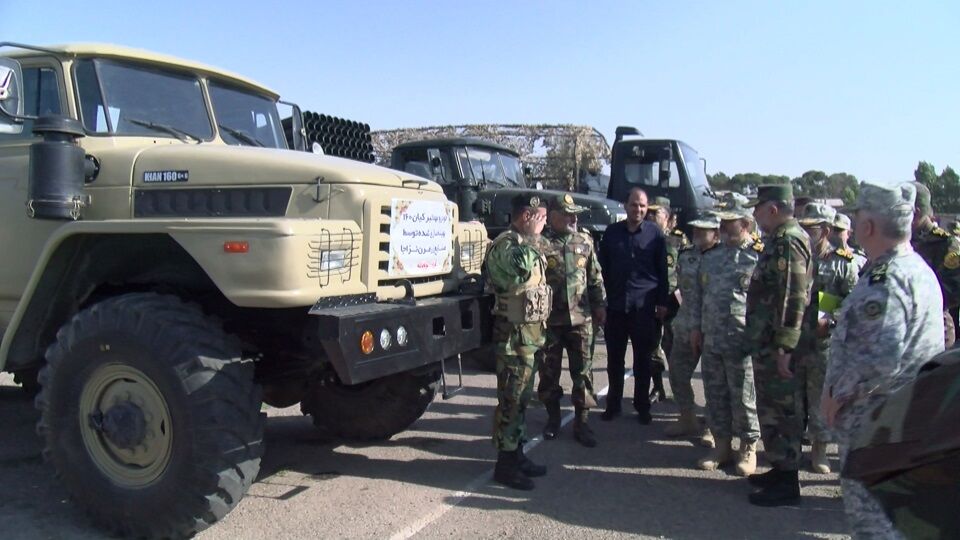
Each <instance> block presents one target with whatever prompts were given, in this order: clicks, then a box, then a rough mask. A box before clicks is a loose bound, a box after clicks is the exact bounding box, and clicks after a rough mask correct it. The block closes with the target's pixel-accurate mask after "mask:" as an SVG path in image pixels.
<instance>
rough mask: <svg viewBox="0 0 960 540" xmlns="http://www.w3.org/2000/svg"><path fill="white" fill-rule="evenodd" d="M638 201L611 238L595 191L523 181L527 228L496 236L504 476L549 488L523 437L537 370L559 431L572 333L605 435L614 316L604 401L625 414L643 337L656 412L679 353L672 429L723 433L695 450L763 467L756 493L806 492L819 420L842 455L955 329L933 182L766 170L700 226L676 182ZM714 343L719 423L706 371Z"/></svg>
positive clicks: (581, 408)
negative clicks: (854, 186)
mask: <svg viewBox="0 0 960 540" xmlns="http://www.w3.org/2000/svg"><path fill="white" fill-rule="evenodd" d="M624 208H625V210H626V214H627V217H626V219H625V220H624V221H621V222H619V223H615V224H613V225H611V226H609V227H608V228H607V230H606V231H605V233H604V235H603V237H602V240H601V241H600V244H599V246H598V247H597V246H595V245H594V242H593V240H592V238H591V236H590V235H589V234H587V233H585V232H582V231H580V230H578V228H577V215H578V214H580V213H581V212H583V211H585V209H584V208H582V207H580V206H578V205H576V204H575V202H574V200H573V198H572V197H571V196H570V195H568V194H567V195H561V196H558V197H556V198H554V199H550V200H546V201H545V200H542V199H541V198H540V197H539V196H538V195H536V194H526V195H519V196H516V197H515V198H514V199H513V200H512V214H511V227H510V229H509V230H508V231H506V232H504V233H503V234H501V235H500V236H499V237H498V238H497V239H495V240H494V241H493V243H492V244H491V246H490V248H489V250H488V252H487V257H486V260H485V263H484V275H485V279H486V282H487V284H488V286H489V287H490V289H491V291H492V292H493V293H494V295H495V298H496V301H495V308H494V315H495V317H494V326H493V340H494V343H495V347H496V349H495V352H496V357H497V395H498V406H497V409H496V412H495V419H494V436H493V439H494V444H495V446H496V447H497V449H498V450H499V454H498V457H497V463H496V467H495V470H494V479H495V480H496V481H497V482H499V483H501V484H504V485H507V486H509V487H512V488H516V489H524V490H528V489H533V487H534V483H533V481H532V480H531V478H535V477H537V476H542V475H544V474H546V472H547V471H546V467H544V466H542V465H538V464H536V463H534V462H533V461H531V460H530V459H529V458H528V457H527V456H525V455H524V452H523V445H524V442H525V441H526V440H527V439H526V431H525V429H526V428H525V419H524V413H525V410H526V407H527V405H528V403H529V401H530V399H531V397H532V395H533V388H534V386H533V385H534V379H535V376H536V375H537V374H539V379H540V382H539V386H538V388H537V390H538V398H539V400H540V402H541V403H543V405H544V406H545V408H546V410H547V414H548V419H547V423H546V425H545V428H544V433H543V435H544V438H545V439H548V440H549V439H554V438H556V437H557V436H558V435H559V433H560V427H561V412H560V411H561V408H560V401H561V398H562V397H563V389H562V388H561V385H560V375H561V361H562V357H563V351H564V350H566V352H567V357H568V361H569V371H570V376H571V379H572V381H573V388H572V391H571V394H572V396H571V397H572V401H573V405H574V408H575V417H574V422H573V436H574V438H575V440H576V441H578V442H579V443H580V444H582V445H584V446H586V447H594V446H596V445H597V439H596V436H595V434H594V433H593V431H592V430H591V428H590V426H589V424H588V416H589V411H590V409H591V408H594V407H597V405H598V403H597V396H596V394H595V392H594V388H593V378H592V357H593V348H594V336H595V334H596V332H597V330H598V329H600V328H602V329H603V332H604V336H605V341H606V347H607V372H608V375H609V392H608V394H607V396H606V407H605V410H604V411H603V413H602V415H601V419H602V420H605V421H609V420H613V419H615V418H617V417H618V416H620V415H621V414H622V400H623V390H624V381H625V379H626V376H625V362H624V359H625V358H624V357H625V354H626V349H627V342H628V341H629V342H630V343H631V346H632V352H633V378H634V392H633V407H634V410H635V411H636V412H637V420H638V421H639V423H640V424H642V425H647V424H650V422H651V415H650V407H651V400H652V399H656V398H658V397H659V398H662V397H663V395H664V390H663V388H662V385H658V379H659V376H658V374H659V372H661V370H660V369H658V368H657V365H658V363H657V359H658V358H660V359H661V361H662V359H666V361H667V363H668V365H669V370H668V373H669V381H670V387H671V389H672V391H673V395H674V399H675V401H676V403H677V405H678V407H679V410H680V415H679V418H678V419H677V420H676V421H675V422H674V423H673V424H671V425H669V426H667V428H666V429H665V434H666V435H668V436H672V437H684V436H686V437H694V438H696V439H697V440H698V442H699V443H701V444H702V445H703V446H706V447H710V449H709V450H708V451H706V454H705V455H704V457H703V458H702V459H700V460H699V461H698V463H697V466H698V467H699V468H701V469H704V470H715V469H718V468H721V467H725V466H732V467H733V468H734V470H735V471H736V473H737V474H739V475H742V476H745V477H747V479H748V480H749V482H750V484H751V485H752V486H754V488H755V489H754V490H753V492H752V493H751V494H750V496H749V501H750V502H751V503H752V504H755V505H758V506H780V505H789V504H795V503H797V502H798V501H799V499H800V483H799V478H798V471H799V469H800V467H801V457H802V441H803V438H804V433H806V434H807V437H808V438H809V440H810V443H811V455H810V463H811V469H812V470H813V471H814V472H817V473H827V472H830V462H829V460H828V459H827V443H829V442H836V443H837V444H838V447H839V457H840V462H841V464H842V463H843V462H844V460H845V457H846V454H847V452H848V451H849V449H850V444H851V440H852V438H853V437H854V436H855V434H856V433H857V431H858V429H859V428H860V427H861V426H862V425H863V424H864V422H866V421H867V417H868V414H869V411H871V410H872V409H873V408H875V407H876V406H877V405H878V404H880V403H882V402H883V400H884V397H885V396H887V395H889V394H890V393H891V392H893V391H895V390H896V389H898V388H900V387H901V386H903V385H905V384H907V383H909V382H910V381H911V380H912V379H913V378H915V377H916V375H917V373H918V372H919V369H920V366H921V365H922V364H923V363H924V362H925V361H926V360H928V359H929V358H931V357H932V356H934V355H935V354H937V353H939V352H941V351H943V350H944V348H945V347H950V346H952V344H953V340H954V323H953V319H952V318H951V316H950V310H951V309H956V307H957V306H958V305H960V241H958V239H957V238H956V237H954V236H953V235H951V234H949V233H947V232H946V231H945V230H944V229H942V228H940V227H939V226H937V224H936V223H935V222H934V220H933V211H932V208H931V201H930V192H929V191H928V190H927V188H926V187H924V186H923V185H921V184H917V183H906V184H903V185H900V186H897V187H894V188H887V187H882V186H877V185H872V184H867V183H863V184H861V188H860V193H859V197H858V199H857V201H856V203H855V205H854V206H853V207H852V208H851V209H848V211H849V212H850V216H847V215H843V214H838V213H837V212H836V210H834V209H833V208H832V207H830V206H828V205H826V204H823V203H820V202H816V201H811V200H801V199H799V198H797V199H795V198H794V197H793V193H792V189H791V186H790V185H764V186H759V187H758V189H757V193H756V196H755V197H754V198H753V199H747V198H746V197H743V196H742V195H739V194H727V195H726V196H725V197H724V198H723V200H722V201H721V204H720V207H719V208H718V209H717V210H716V211H714V212H711V213H710V214H709V215H708V216H705V217H702V218H701V219H698V220H696V221H693V222H691V223H689V225H690V227H691V228H692V231H693V234H692V242H690V241H688V240H687V239H686V237H685V235H684V234H683V233H682V232H680V231H679V230H676V229H674V228H673V225H674V224H675V216H673V215H672V214H673V213H672V211H671V209H670V202H669V200H667V199H665V198H662V197H658V198H656V199H654V200H652V201H649V200H648V196H647V194H646V193H645V192H644V190H642V189H640V188H635V189H633V190H632V191H631V192H630V194H629V196H628V198H627V201H626V202H625V203H624ZM851 217H852V220H851ZM851 235H853V236H854V238H855V240H856V244H857V246H858V247H857V248H854V247H853V246H852V245H851ZM911 244H912V245H911ZM860 249H862V250H863V251H860ZM700 362H702V367H701V371H702V378H703V384H704V391H705V397H706V406H705V412H706V414H705V416H706V429H704V428H703V427H702V426H701V423H700V419H699V418H698V417H697V415H696V406H695V402H694V394H693V389H692V386H691V378H692V376H693V372H694V370H695V369H696V366H697V364H698V363H700ZM651 375H653V383H654V389H653V392H652V393H651V391H650V386H651ZM734 438H736V439H738V442H739V444H738V446H737V448H736V450H734V447H733V440H734ZM760 440H762V441H763V449H764V457H765V458H766V461H767V462H768V463H769V464H770V466H771V468H770V469H769V470H768V471H767V472H764V473H757V472H756V466H757V451H758V449H757V444H758V441H760ZM841 484H842V487H843V496H844V502H845V506H846V509H847V513H848V517H849V519H850V521H851V526H852V528H853V531H854V533H855V535H856V536H857V537H868V538H899V537H900V536H899V533H898V532H897V530H896V529H895V528H894V527H893V526H892V524H891V523H890V521H889V520H888V519H887V517H886V516H885V514H884V513H883V511H882V509H881V508H880V507H879V506H878V504H877V503H876V501H874V500H873V499H872V498H871V496H870V495H869V493H868V492H867V491H866V489H865V488H864V486H863V485H862V484H860V483H859V482H856V481H853V480H847V479H843V480H841Z"/></svg>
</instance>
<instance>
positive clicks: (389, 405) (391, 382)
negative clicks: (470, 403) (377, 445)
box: [300, 372, 440, 441]
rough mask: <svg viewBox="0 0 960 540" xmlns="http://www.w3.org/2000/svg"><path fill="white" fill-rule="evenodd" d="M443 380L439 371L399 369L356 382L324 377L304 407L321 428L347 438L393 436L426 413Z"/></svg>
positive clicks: (309, 395) (372, 438)
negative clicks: (344, 383)
mask: <svg viewBox="0 0 960 540" xmlns="http://www.w3.org/2000/svg"><path fill="white" fill-rule="evenodd" d="M439 380H440V375H439V372H437V373H431V374H426V375H414V374H412V373H409V372H408V373H397V374H394V375H390V376H387V377H383V378H380V379H376V380H373V381H369V382H366V383H361V384H358V385H353V386H346V385H343V384H340V383H339V382H337V381H331V380H323V381H322V382H320V383H317V384H316V385H314V386H313V388H311V389H310V391H309V392H308V393H307V397H306V398H305V399H304V400H303V402H302V403H301V404H300V410H301V411H303V414H309V415H311V416H312V417H313V423H314V425H316V426H317V427H318V428H321V429H324V430H327V431H329V432H331V433H333V434H334V435H337V436H339V437H343V438H345V439H351V440H361V441H370V440H383V439H389V438H390V437H392V436H394V435H396V434H397V433H400V432H401V431H403V430H405V429H407V428H408V427H410V425H411V424H413V423H414V422H416V421H417V419H418V418H420V417H421V416H423V413H424V412H426V410H427V407H429V406H430V403H431V402H432V401H433V398H434V396H435V395H436V394H437V386H438V381H439Z"/></svg>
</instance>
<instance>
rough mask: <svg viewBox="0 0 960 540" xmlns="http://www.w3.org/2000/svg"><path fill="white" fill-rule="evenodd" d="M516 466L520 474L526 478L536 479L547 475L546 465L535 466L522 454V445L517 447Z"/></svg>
mask: <svg viewBox="0 0 960 540" xmlns="http://www.w3.org/2000/svg"><path fill="white" fill-rule="evenodd" d="M517 464H518V465H519V467H520V472H521V473H523V475H524V476H526V477H527V478H536V477H538V476H543V475H545V474H547V466H546V465H537V464H536V463H534V462H533V461H532V460H531V459H530V458H528V457H527V456H526V455H524V453H523V445H522V444H521V445H520V446H517Z"/></svg>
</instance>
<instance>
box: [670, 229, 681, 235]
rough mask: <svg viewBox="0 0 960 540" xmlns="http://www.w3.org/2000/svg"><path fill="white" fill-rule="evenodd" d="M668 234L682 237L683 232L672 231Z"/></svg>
mask: <svg viewBox="0 0 960 540" xmlns="http://www.w3.org/2000/svg"><path fill="white" fill-rule="evenodd" d="M670 234H672V235H674V236H683V231H681V230H680V229H674V230H672V231H670Z"/></svg>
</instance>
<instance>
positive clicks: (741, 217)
mask: <svg viewBox="0 0 960 540" xmlns="http://www.w3.org/2000/svg"><path fill="white" fill-rule="evenodd" d="M718 217H719V219H720V220H722V221H721V224H720V233H721V235H722V237H723V245H721V246H719V247H717V248H715V249H712V250H710V251H708V252H706V253H704V256H703V260H702V261H701V263H700V271H699V275H698V279H697V285H696V286H695V287H694V288H693V295H692V298H691V299H690V303H691V304H692V305H693V306H694V308H693V310H694V319H695V320H696V321H698V323H699V324H697V325H695V327H694V329H693V332H692V336H691V341H692V342H693V345H694V348H695V349H697V348H700V347H701V345H702V349H703V353H702V355H701V361H702V362H703V365H702V369H701V372H702V376H703V388H704V393H705V394H706V397H707V425H708V426H709V427H710V431H711V432H712V433H713V436H714V440H715V446H714V449H713V450H712V451H711V452H710V453H709V454H708V455H707V456H705V457H704V458H702V459H700V460H699V461H698V462H697V466H698V467H700V468H701V469H704V470H708V471H712V470H715V469H718V468H720V467H722V466H723V465H725V464H728V463H730V462H732V461H734V460H736V462H737V473H738V474H740V475H741V476H747V475H749V474H752V473H753V472H754V470H755V469H756V466H757V457H756V454H757V440H758V439H759V438H760V424H759V421H758V419H757V407H756V392H755V390H754V383H753V365H752V364H751V360H750V348H751V345H750V343H749V342H748V341H747V339H746V334H745V330H746V309H747V290H748V288H749V287H750V278H751V276H752V275H753V272H754V269H755V268H756V266H757V261H758V260H759V258H760V253H761V252H762V251H763V244H760V243H758V242H756V241H755V240H754V239H753V238H752V237H751V235H750V229H751V225H752V224H751V221H752V220H751V218H750V211H749V210H747V209H745V208H743V207H740V206H738V205H728V206H727V207H725V209H724V211H723V212H720V213H719V214H718ZM734 435H736V436H737V437H738V438H739V439H740V447H739V453H738V454H734V452H733V447H732V439H733V437H734Z"/></svg>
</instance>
